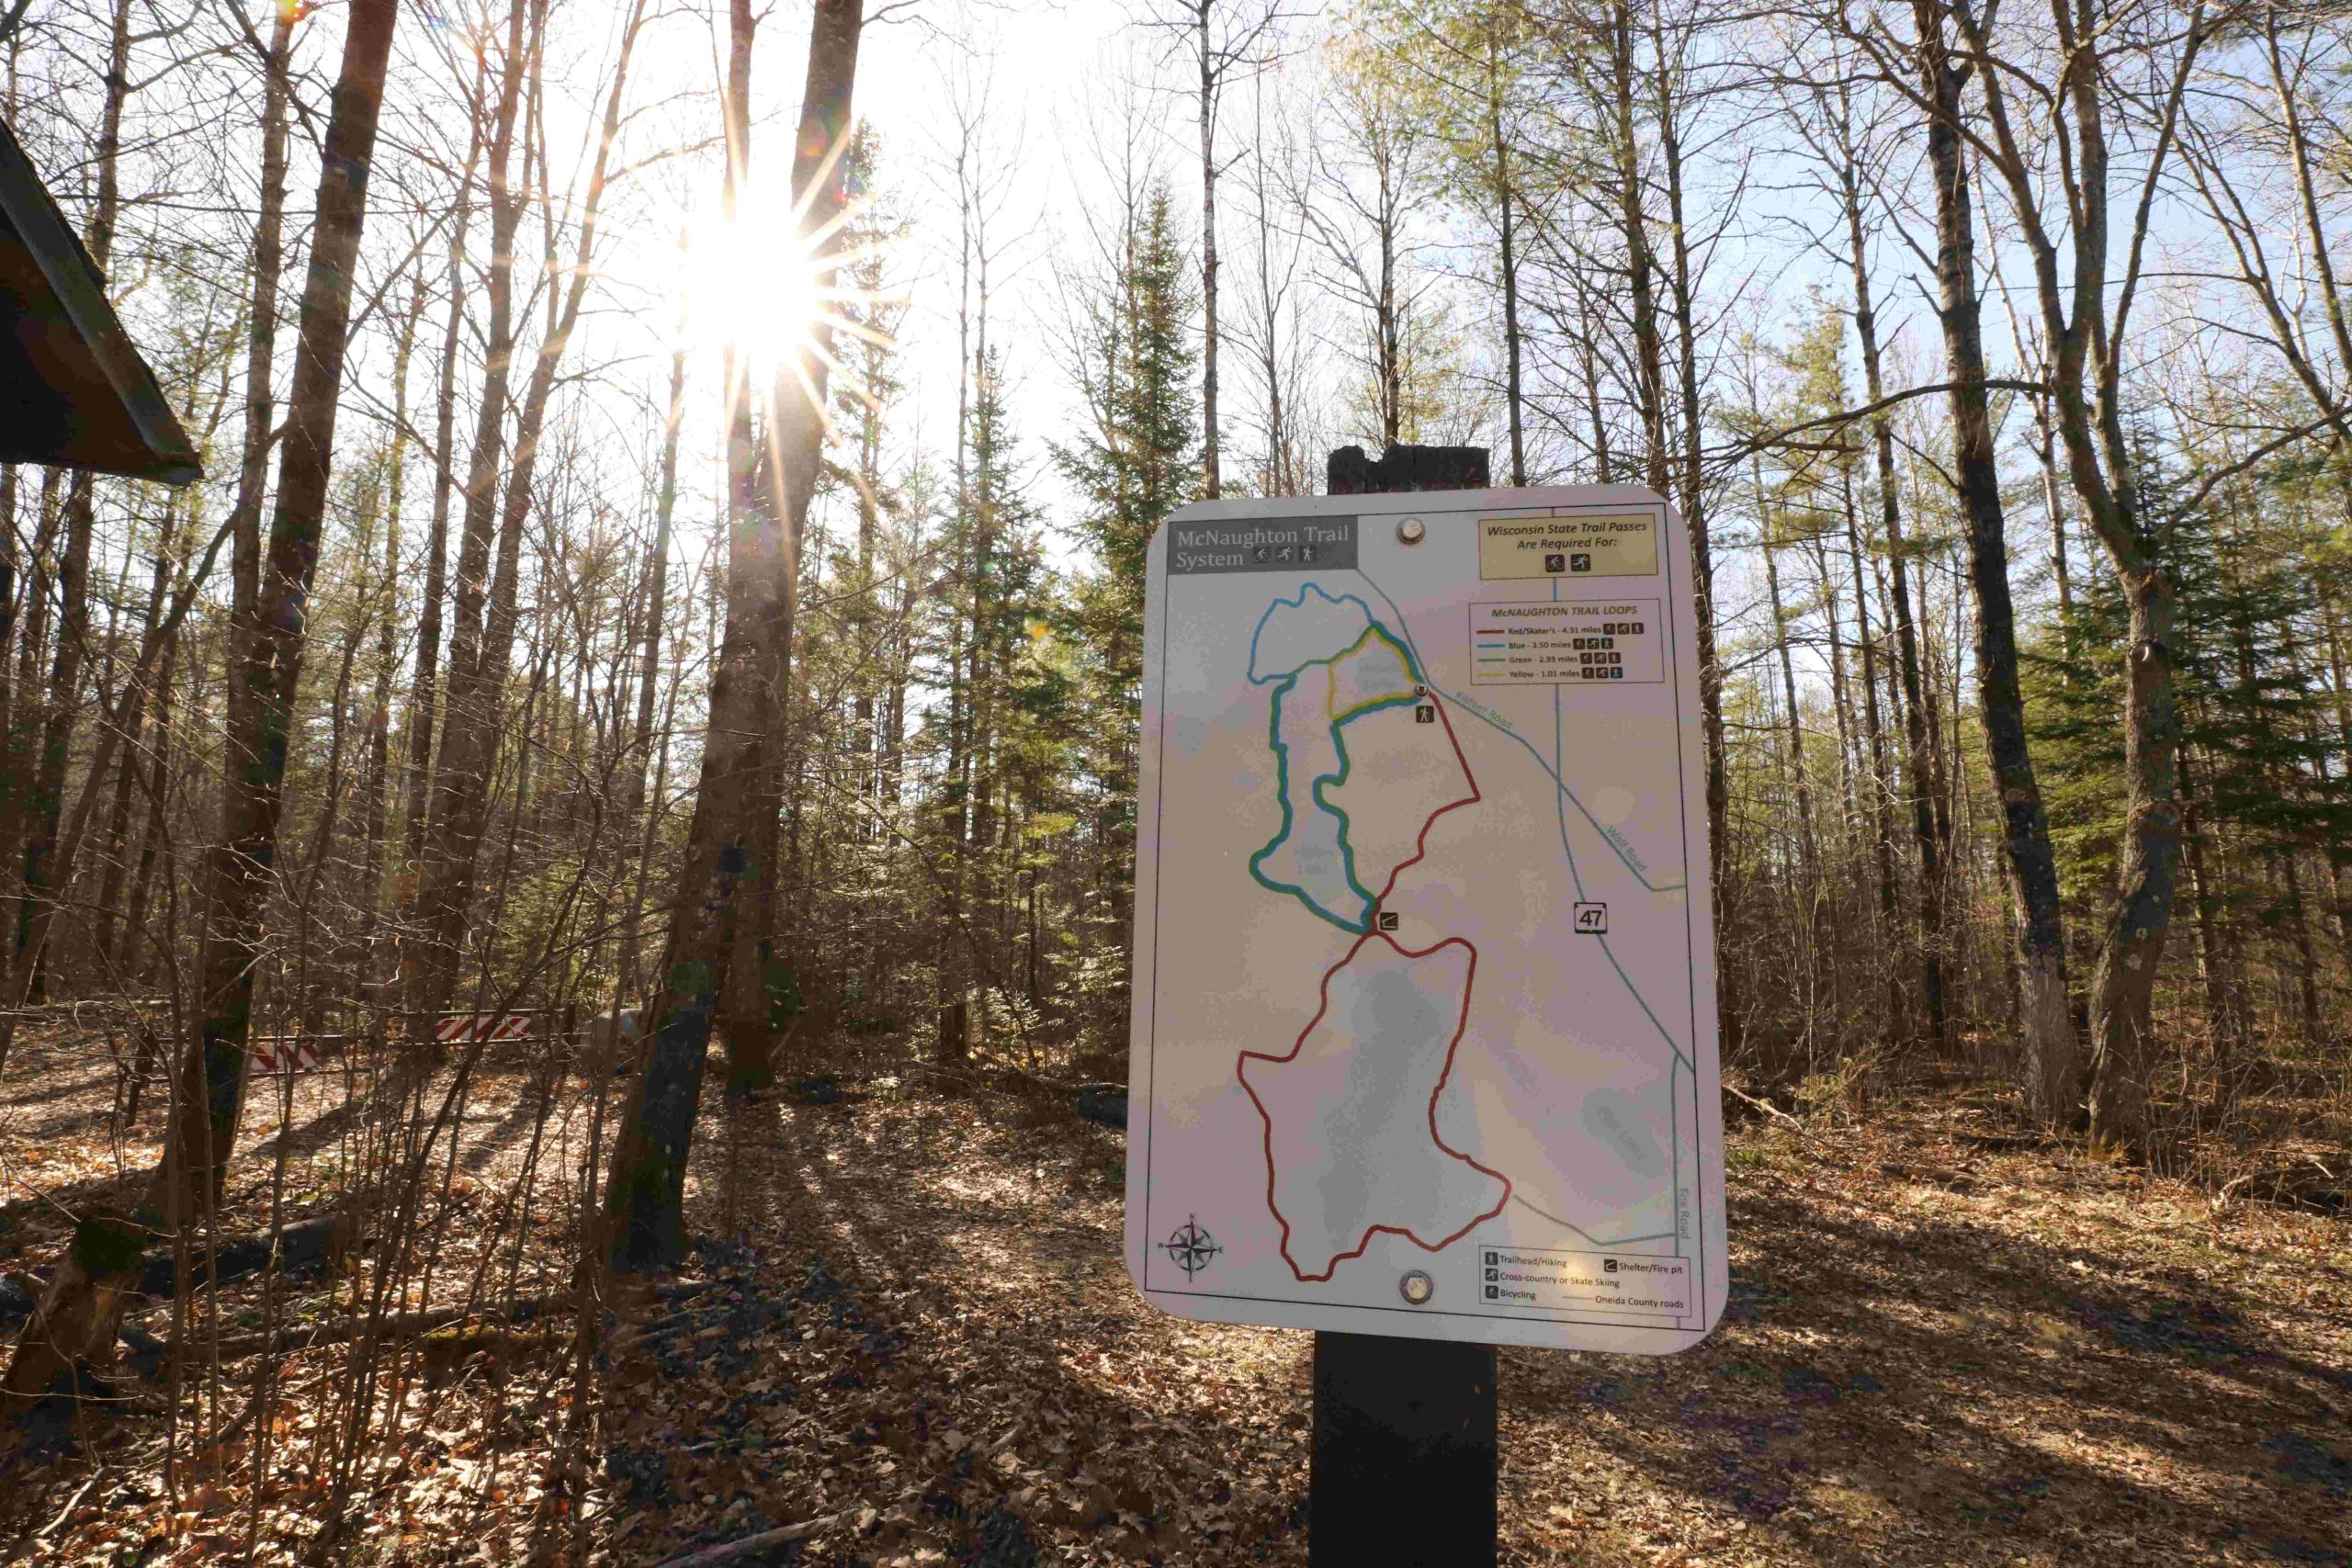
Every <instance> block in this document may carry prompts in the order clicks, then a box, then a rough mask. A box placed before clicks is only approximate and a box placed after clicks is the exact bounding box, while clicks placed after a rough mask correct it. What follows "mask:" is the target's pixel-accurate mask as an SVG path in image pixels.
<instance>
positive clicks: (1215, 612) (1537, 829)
mask: <svg viewBox="0 0 2352 1568" xmlns="http://www.w3.org/2000/svg"><path fill="white" fill-rule="evenodd" d="M1690 559H1691V558H1690V550H1689V545H1688V542H1687V539H1686V536H1685V534H1684V531H1683V526H1682V522H1681V519H1680V518H1679V517H1678V516H1677V515H1676V514H1675V513H1674V512H1673V510H1672V509H1671V508H1670V507H1668V506H1667V505H1665V504H1664V503H1663V502H1660V501H1658V500H1657V498H1656V497H1655V496H1652V495H1651V494H1649V493H1648V492H1647V491H1640V490H1632V489H1625V488H1617V487H1611V488H1600V489H1575V490H1522V491H1458V492H1441V493H1434V494H1422V495H1397V496H1337V497H1325V498H1316V499H1306V500H1290V501H1272V502H1211V503H1207V504H1204V505H1199V506H1193V507H1189V508H1187V509H1185V510H1184V511H1182V512H1180V513H1177V514H1176V515H1175V516H1174V517H1171V518H1170V520H1169V521H1168V522H1167V523H1166V524H1165V525H1163V526H1162V527H1161V528H1160V530H1159V535H1158V536H1157V537H1156V538H1155V539H1154V540H1153V542H1152V547H1151V556H1150V570H1149V577H1148V584H1149V586H1148V598H1147V604H1146V612H1145V618H1146V626H1145V634H1144V687H1143V747H1142V755H1141V759H1140V765H1141V784H1140V792H1139V798H1138V811H1139V818H1138V827H1137V835H1136V836H1137V854H1136V971H1135V1008H1134V1055H1133V1069H1132V1071H1133V1079H1132V1084H1131V1090H1130V1096H1129V1107H1130V1110H1129V1133H1130V1146H1129V1149H1128V1157H1127V1235H1126V1242H1127V1267H1128V1269H1129V1270H1130V1272H1131V1273H1133V1275H1134V1276H1135V1279H1136V1283H1137V1284H1138V1285H1140V1286H1141V1287H1142V1289H1143V1291H1144V1292H1145V1293H1146V1295H1148V1297H1149V1298H1150V1299H1151V1300H1152V1301H1153V1302H1154V1303H1157V1304H1158V1305H1159V1306H1160V1307H1162V1308H1164V1309H1165V1310H1167V1311H1169V1312H1171V1313H1175V1314H1180V1315H1182V1316H1185V1317H1195V1318H1207V1319H1213V1320H1217V1321H1223V1322H1232V1323H1263V1324H1274V1325H1286V1326H1291V1327H1299V1328H1330V1329H1347V1330H1355V1331H1359V1332H1365V1333H1374V1334H1399V1335H1412V1336H1419V1337H1429V1338H1441V1339H1463V1340H1472V1341H1480V1342H1487V1343H1505V1344H1524V1345H1550V1346H1558V1347H1563V1348H1577V1349H1598V1350H1621V1351H1667V1350H1677V1349H1680V1348H1684V1347H1686V1346H1689V1345H1691V1344H1694V1343H1696V1342H1697V1341H1698V1339H1699V1338H1700V1337H1702V1336H1703V1335H1705V1334H1706V1332H1707V1331H1708V1330H1709V1329H1710V1328H1712V1327H1713V1325H1714V1323H1715V1320H1716V1318H1717V1317H1718V1316H1720V1315H1721V1314H1722V1312H1723V1305H1724V1291H1725V1284H1726V1279H1727V1269H1726V1255H1725V1252H1724V1201H1723V1128H1722V1117H1721V1089H1720V1079H1719V1077H1718V1066H1717V1059H1716V1040H1715V977H1714V957H1713V955H1714V935H1713V928H1712V924H1711V917H1710V908H1711V905H1710V900H1709V896H1708V887H1707V847H1706V844H1707V841H1706V832H1707V818H1706V806H1705V793H1704V779H1705V767H1704V762H1703V759H1702V741H1701V731H1700V724H1699V671H1698V661H1697V658H1696V654H1695V647H1696V637H1695V628H1694V626H1693V622H1692V607H1691V579H1690V570H1691V567H1690Z"/></svg>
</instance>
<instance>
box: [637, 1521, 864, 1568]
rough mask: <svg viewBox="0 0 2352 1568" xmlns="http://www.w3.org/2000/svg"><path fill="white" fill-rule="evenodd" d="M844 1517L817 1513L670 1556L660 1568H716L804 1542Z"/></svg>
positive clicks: (838, 1522)
mask: <svg viewBox="0 0 2352 1568" xmlns="http://www.w3.org/2000/svg"><path fill="white" fill-rule="evenodd" d="M844 1517H847V1516H846V1515H843V1514H820V1515H819V1516H818V1517H815V1518H813V1519H803V1520H802V1521H801V1522H800V1523H798V1524H797V1525H784V1526H780V1527H779V1528H777V1529H772V1530H762V1531H761V1532H760V1533H759V1534H757V1535H747V1536H745V1537H744V1538H743V1539H742V1540H730V1541H728V1542H727V1543H725V1544H724V1545H721V1546H706V1547H704V1548H702V1549H701V1550H700V1551H689V1552H687V1553H685V1554H684V1556H680V1557H673V1558H671V1559H670V1560H669V1561H668V1562H664V1563H662V1565H661V1568H718V1564H720V1563H722V1562H734V1561H735V1560H736V1559H737V1558H739V1557H748V1556H750V1555H751V1554H752V1552H754V1551H763V1550H765V1549H766V1548H768V1547H771V1546H782V1545H784V1544H785V1543H786V1541H793V1540H808V1539H809V1537H810V1536H812V1535H821V1534H823V1533H824V1532H825V1531H826V1530H829V1529H832V1528H833V1527H834V1526H835V1525H837V1524H840V1523H841V1522H842V1519H843V1518H844Z"/></svg>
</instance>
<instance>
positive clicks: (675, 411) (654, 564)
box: [621, 236, 686, 998]
mask: <svg viewBox="0 0 2352 1568" xmlns="http://www.w3.org/2000/svg"><path fill="white" fill-rule="evenodd" d="M682 238H683V236H682ZM685 409H686V351H685V350H684V349H683V348H681V349H679V350H678V351H677V352H676V353H674V354H673V355H671V356H670V412H669V417H668V419H667V420H666V421H665V422H664V423H663V425H662V490H661V493H660V495H659V496H658V497H657V498H656V500H655V503H654V522H653V547H652V550H651V551H650V558H649V559H648V561H647V562H646V584H645V651H644V656H643V658H642V659H641V660H639V665H638V683H637V731H636V734H635V735H634V736H633V737H632V738H631V739H630V742H629V751H628V762H627V764H626V766H627V771H628V796H627V806H626V807H625V810H624V817H623V819H624V820H625V821H627V822H628V823H630V824H632V825H636V826H639V830H640V832H641V835H642V843H641V848H640V852H639V870H638V879H637V891H636V893H635V895H634V896H633V897H631V898H630V900H629V908H628V923H627V925H626V927H625V928H624V930H623V931H622V933H621V979H622V982H623V984H624V985H625V986H626V987H628V995H629V996H630V997H631V998H636V997H638V996H639V994H640V990H639V987H640V978H639V964H640V963H641V959H640V956H639V945H640V942H641V932H642V931H643V922H644V918H645V863H647V862H650V860H651V859H652V858H653V826H654V819H653V818H651V817H649V816H648V815H647V814H646V809H645V770H646V765H647V763H648V762H649V761H650V760H651V758H650V753H651V751H652V750H653V692H654V688H655V686H656V685H657V684H659V682H660V676H661V672H662V622H663V621H664V620H666V619H667V618H668V616H669V614H670V526H671V521H672V519H673V517H674V516H675V515H676V513H677V508H678V431H679V427H680V426H681V425H682V424H683V423H684V419H685ZM661 804H662V803H661V799H660V797H659V796H658V795H657V796H656V797H655V800H654V807H655V809H656V811H658V810H659V809H660V807H661Z"/></svg>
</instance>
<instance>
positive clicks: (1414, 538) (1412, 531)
mask: <svg viewBox="0 0 2352 1568" xmlns="http://www.w3.org/2000/svg"><path fill="white" fill-rule="evenodd" d="M1428 532H1429V530H1428V529H1426V528H1424V527H1422V526H1421V520H1420V519H1419V518H1418V517H1408V518H1406V519H1405V521H1403V522H1402V523H1399V524H1397V543H1398V544H1400V545H1418V544H1419V543H1420V542H1421V536H1422V535H1424V534H1426V533H1428Z"/></svg>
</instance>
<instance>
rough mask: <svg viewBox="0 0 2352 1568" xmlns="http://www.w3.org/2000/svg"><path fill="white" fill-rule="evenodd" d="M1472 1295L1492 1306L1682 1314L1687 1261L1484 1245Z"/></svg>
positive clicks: (1687, 1300)
mask: <svg viewBox="0 0 2352 1568" xmlns="http://www.w3.org/2000/svg"><path fill="white" fill-rule="evenodd" d="M1477 1259H1478V1294H1479V1297H1480V1299H1481V1300H1482V1301H1484V1302H1485V1303H1487V1305H1488V1306H1492V1307H1533V1308H1536V1309H1537V1310H1539V1311H1544V1312H1622V1313H1629V1314H1638V1315H1640V1316H1644V1317H1684V1316H1688V1315H1689V1314H1690V1312H1691V1261H1690V1259H1689V1258H1660V1257H1656V1256H1653V1255H1651V1254H1648V1253H1636V1252H1555V1251H1551V1250H1549V1249H1546V1248H1543V1247H1480V1248H1479V1249H1478V1252H1477Z"/></svg>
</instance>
